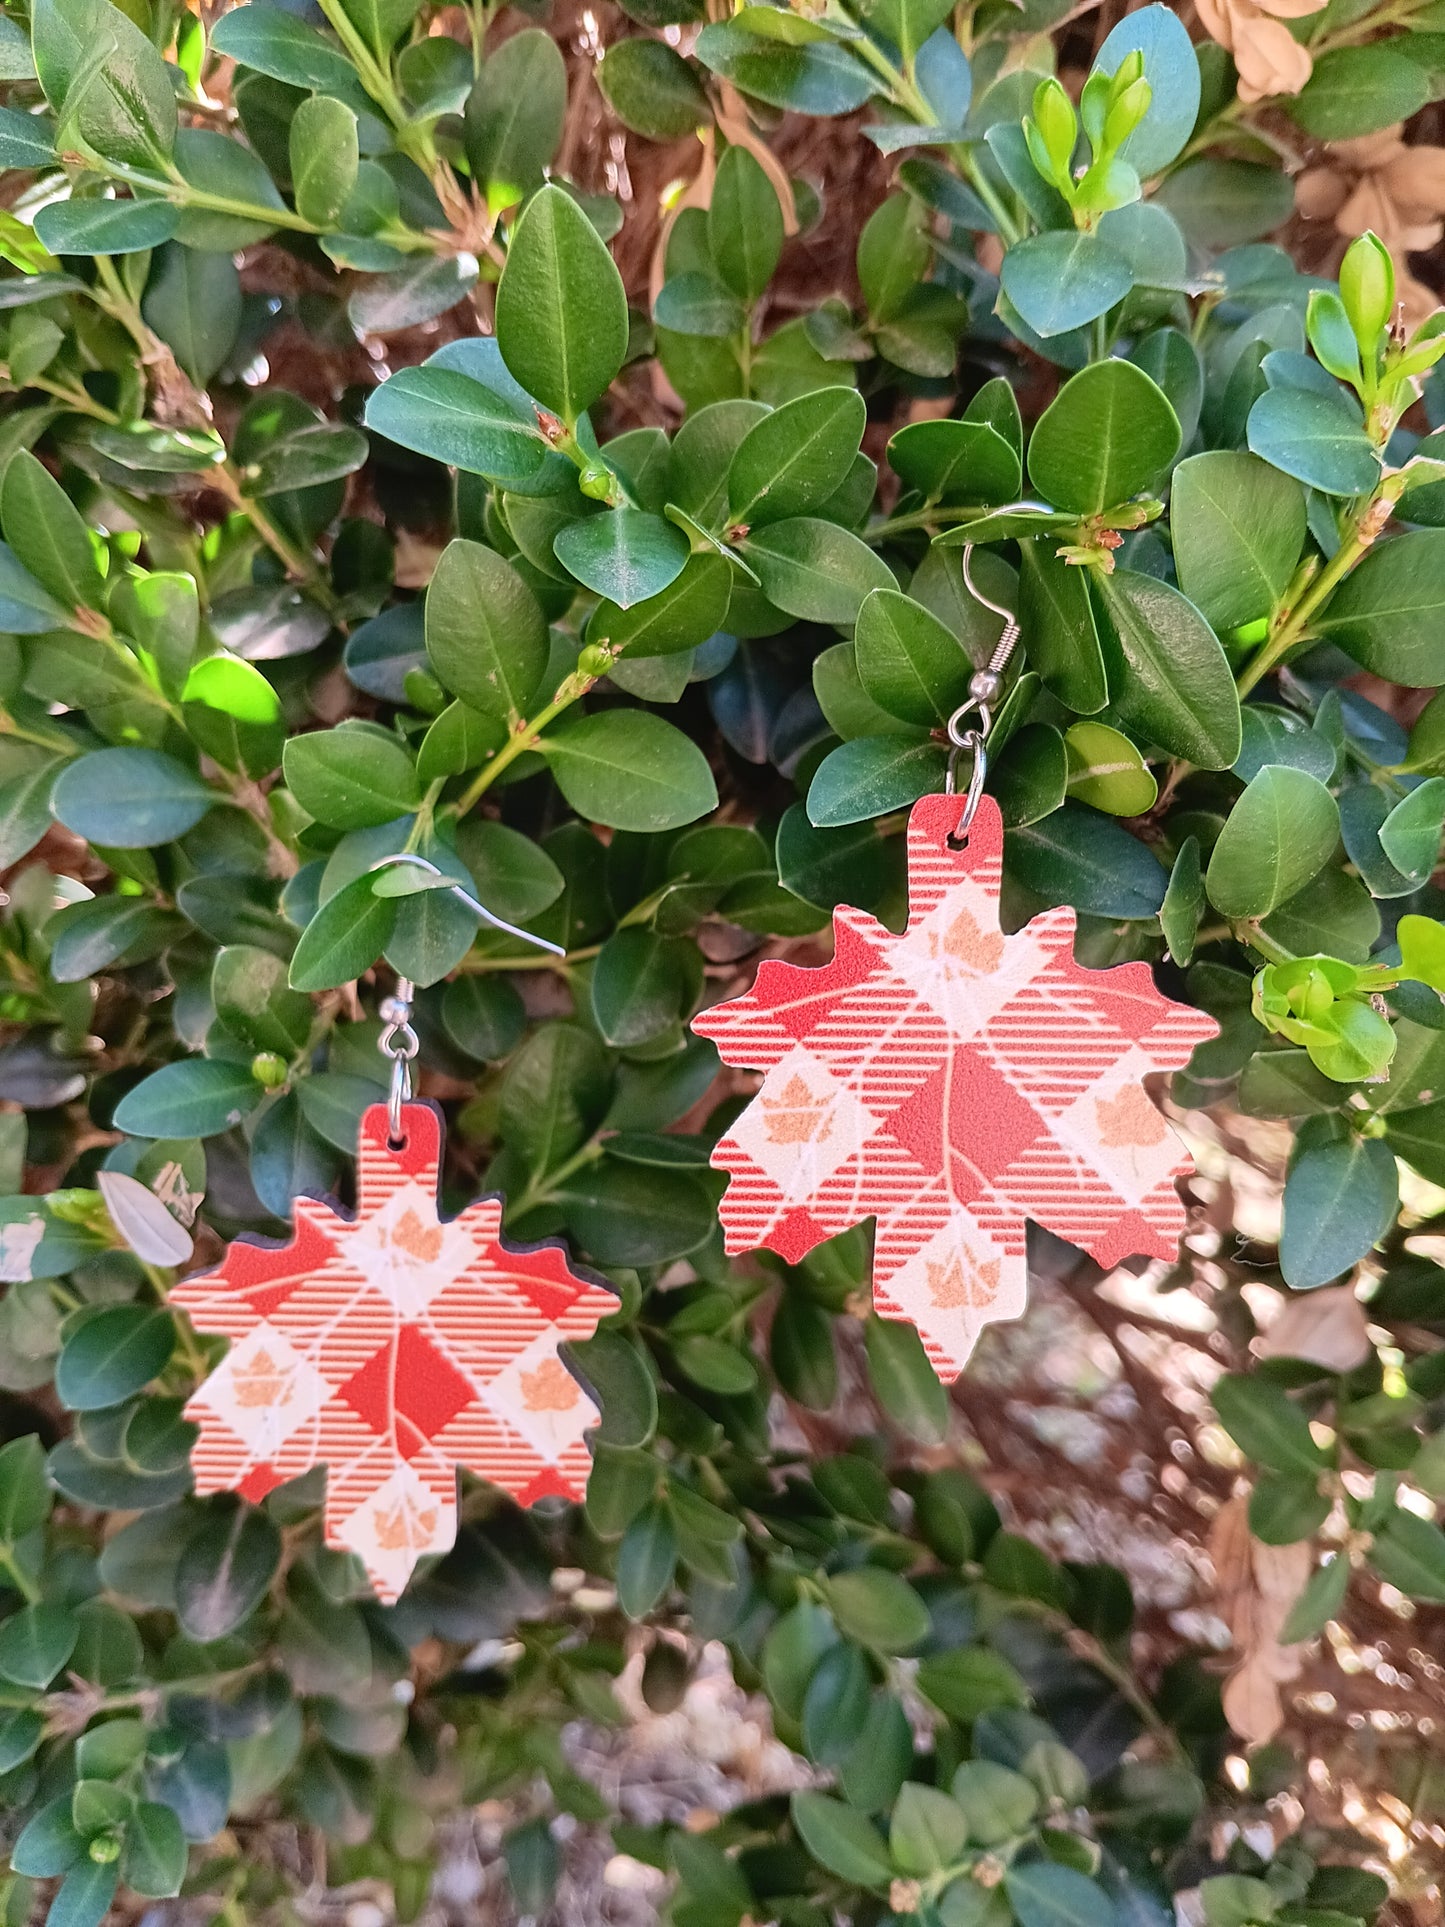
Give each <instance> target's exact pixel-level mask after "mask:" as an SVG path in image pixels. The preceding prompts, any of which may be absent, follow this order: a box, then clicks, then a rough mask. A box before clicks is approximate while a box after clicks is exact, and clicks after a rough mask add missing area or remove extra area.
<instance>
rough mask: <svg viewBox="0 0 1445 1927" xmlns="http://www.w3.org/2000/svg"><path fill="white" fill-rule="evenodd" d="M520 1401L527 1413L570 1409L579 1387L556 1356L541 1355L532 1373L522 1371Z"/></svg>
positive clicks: (580, 1392)
mask: <svg viewBox="0 0 1445 1927" xmlns="http://www.w3.org/2000/svg"><path fill="white" fill-rule="evenodd" d="M521 1379H522V1402H523V1404H524V1405H525V1406H526V1408H527V1410H528V1411H529V1412H570V1411H571V1410H572V1407H573V1406H574V1405H575V1404H576V1403H577V1401H578V1399H579V1398H581V1396H582V1389H581V1387H580V1386H579V1385H578V1383H577V1381H576V1379H575V1378H573V1376H572V1374H571V1373H570V1372H569V1371H568V1370H567V1368H566V1366H565V1365H564V1364H563V1363H562V1361H561V1359H560V1358H544V1359H543V1360H542V1363H541V1364H540V1365H539V1366H538V1367H537V1369H536V1371H535V1372H523V1373H522V1374H521Z"/></svg>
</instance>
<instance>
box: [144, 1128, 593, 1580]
mask: <svg viewBox="0 0 1445 1927" xmlns="http://www.w3.org/2000/svg"><path fill="white" fill-rule="evenodd" d="M402 1129H403V1143H402V1148H401V1149H400V1150H393V1149H392V1148H391V1147H390V1146H389V1144H388V1143H387V1130H388V1124H387V1109H386V1106H385V1105H384V1104H374V1105H372V1107H371V1108H370V1109H369V1110H368V1111H367V1112H366V1113H365V1114H364V1116H363V1117H362V1120H361V1135H360V1142H359V1145H358V1150H357V1211H356V1216H355V1218H346V1217H343V1216H342V1215H341V1214H340V1212H338V1211H337V1210H336V1209H335V1208H334V1207H333V1206H331V1205H329V1204H325V1203H319V1202H317V1201H315V1200H313V1199H310V1198H298V1199H297V1200H296V1235H295V1237H294V1238H293V1239H292V1240H291V1242H290V1243H289V1244H285V1245H263V1244H258V1243H254V1242H252V1241H250V1240H238V1241H237V1242H236V1243H235V1244H233V1245H232V1246H231V1247H230V1248H229V1250H228V1251H227V1253H226V1256H225V1259H224V1261H223V1263H222V1264H221V1265H220V1266H219V1268H218V1269H217V1270H215V1271H211V1272H206V1273H203V1274H202V1275H201V1276H199V1277H196V1278H188V1279H187V1280H186V1281H185V1282H184V1283H183V1284H181V1285H179V1286H177V1287H176V1288H175V1290H173V1291H172V1293H171V1295H170V1301H171V1303H172V1304H173V1305H176V1306H179V1307H181V1308H182V1309H183V1310H185V1311H186V1312H188V1313H189V1314H190V1318H191V1322H192V1323H193V1324H194V1325H195V1327H196V1329H197V1330H198V1331H203V1332H220V1333H223V1334H224V1335H225V1337H227V1338H229V1339H230V1341H231V1348H230V1350H229V1352H228V1353H227V1354H226V1357H225V1358H224V1360H223V1361H222V1362H221V1364H220V1365H219V1366H218V1367H217V1368H216V1370H215V1371H214V1372H212V1374H211V1376H210V1377H209V1378H208V1379H207V1380H206V1382H205V1383H204V1384H203V1385H202V1386H201V1387H200V1389H199V1390H198V1391H197V1392H196V1393H195V1395H194V1396H193V1397H192V1399H191V1401H190V1403H189V1404H188V1405H187V1407H186V1415H187V1417H188V1418H191V1419H194V1420H195V1421H196V1423H197V1424H198V1425H199V1426H200V1428H201V1435H200V1438H199V1439H198V1440H197V1442H196V1446H195V1450H194V1452H193V1454H192V1463H193V1465H194V1467H195V1475H196V1490H197V1491H198V1492H218V1491H237V1492H240V1493H242V1494H243V1495H244V1496H245V1497H246V1498H248V1499H251V1500H259V1499H262V1498H264V1497H265V1495H266V1494H267V1493H268V1492H269V1491H271V1490H272V1488H273V1487H275V1486H278V1485H281V1484H283V1483H284V1482H285V1481H286V1480H287V1479H294V1478H296V1477H297V1476H298V1475H299V1474H301V1473H302V1472H306V1471H309V1470H310V1469H311V1467H312V1466H314V1465H324V1466H325V1467H326V1468H327V1477H326V1543H327V1544H328V1545H331V1546H338V1547H344V1548H346V1549H348V1550H350V1551H352V1552H356V1553H359V1554H360V1556H361V1558H362V1560H363V1561H364V1562H365V1565H366V1569H367V1571H368V1573H369V1574H370V1575H371V1582H372V1584H373V1586H374V1587H375V1588H376V1592H377V1596H378V1597H379V1598H381V1599H384V1600H387V1601H388V1602H389V1601H391V1600H394V1599H395V1598H396V1597H397V1595H398V1594H399V1593H400V1592H401V1590H402V1588H403V1587H404V1586H405V1584H406V1582H407V1580H408V1579H409V1578H410V1576H411V1572H412V1568H413V1567H414V1566H415V1565H416V1562H417V1560H418V1559H420V1558H421V1557H422V1555H423V1554H425V1553H431V1552H445V1551H447V1549H448V1548H449V1547H450V1546H451V1545H452V1543H453V1542H454V1540H455V1538H456V1530H457V1474H456V1468H457V1467H458V1466H459V1465H464V1466H466V1467H467V1468H468V1469H469V1470H471V1471H473V1472H478V1473H480V1474H481V1475H482V1476H483V1477H484V1478H487V1479H490V1480H492V1481H493V1483H494V1484H496V1485H500V1486H502V1487H503V1488H504V1489H505V1490H506V1491H507V1492H510V1493H511V1494H512V1495H513V1496H514V1497H515V1498H517V1499H519V1500H520V1501H521V1502H522V1503H523V1504H524V1505H527V1504H530V1503H531V1501H532V1500H533V1499H538V1498H541V1497H542V1496H543V1495H544V1494H547V1493H558V1494H562V1495H565V1496H566V1497H567V1498H571V1499H580V1498H581V1497H582V1493H583V1490H584V1488H585V1486H586V1483H587V1474H588V1470H589V1467H590V1459H589V1456H588V1452H587V1448H586V1446H585V1445H584V1444H583V1441H582V1435H583V1433H584V1432H585V1431H586V1430H587V1428H588V1427H589V1426H591V1425H594V1424H595V1423H596V1422H597V1408H596V1407H595V1406H594V1405H593V1403H592V1401H591V1400H590V1399H589V1398H588V1397H587V1396H586V1394H585V1393H584V1392H583V1391H582V1388H581V1387H580V1386H579V1385H578V1383H577V1381H576V1380H575V1379H574V1378H573V1377H572V1376H571V1374H570V1373H569V1372H568V1371H567V1369H566V1367H565V1366H564V1365H563V1363H562V1361H561V1359H560V1358H559V1356H558V1353H557V1347H558V1345H559V1344H560V1343H561V1341H562V1340H564V1339H569V1338H571V1339H581V1338H590V1337H591V1336H592V1334H593V1332H594V1331H595V1330H596V1328H597V1322H598V1320H599V1319H600V1318H605V1317H606V1316H607V1315H608V1313H610V1312H614V1311H616V1309H617V1300H616V1299H615V1298H614V1297H613V1296H612V1294H611V1293H610V1292H607V1291H604V1290H602V1288H601V1287H600V1286H599V1285H596V1284H594V1283H592V1282H591V1281H589V1280H588V1279H585V1278H582V1277H579V1276H578V1275H577V1273H576V1272H574V1271H573V1270H572V1268H571V1267H570V1265H569V1264H568V1262H567V1257H566V1254H565V1253H564V1252H563V1251H562V1250H561V1249H560V1247H558V1246H556V1245H542V1246H537V1247H534V1248H532V1249H530V1250H523V1251H513V1250H509V1249H507V1248H506V1247H505V1246H504V1245H503V1244H502V1242H501V1236H500V1233H501V1223H502V1207H501V1202H500V1200H499V1199H497V1198H483V1199H482V1200H481V1202H480V1203H478V1204H473V1205H469V1206H468V1207H467V1209H466V1210H465V1211H463V1212H462V1213H461V1215H460V1216H459V1217H457V1218H453V1219H452V1220H451V1221H450V1222H448V1223H443V1221H442V1219H441V1218H440V1217H439V1216H438V1213H437V1179H438V1172H439V1167H440V1162H441V1116H440V1113H439V1112H438V1111H436V1110H435V1109H434V1108H433V1107H432V1106H431V1105H429V1104H408V1105H406V1106H405V1107H404V1109H403V1112H402Z"/></svg>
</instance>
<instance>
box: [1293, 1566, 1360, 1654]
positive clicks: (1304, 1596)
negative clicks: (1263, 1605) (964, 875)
mask: <svg viewBox="0 0 1445 1927" xmlns="http://www.w3.org/2000/svg"><path fill="white" fill-rule="evenodd" d="M1349 1589H1350V1561H1349V1559H1348V1557H1347V1556H1346V1555H1345V1554H1344V1553H1340V1552H1337V1553H1335V1554H1334V1556H1333V1557H1332V1558H1330V1559H1328V1560H1326V1562H1325V1563H1324V1565H1322V1566H1316V1568H1315V1570H1314V1571H1313V1572H1312V1573H1311V1574H1310V1577H1309V1581H1308V1583H1307V1585H1306V1586H1305V1589H1304V1591H1303V1592H1302V1593H1301V1594H1300V1596H1299V1598H1298V1599H1296V1600H1295V1602H1294V1604H1293V1605H1292V1606H1291V1607H1290V1609H1289V1613H1288V1614H1287V1616H1286V1618H1285V1622H1284V1625H1283V1626H1282V1627H1281V1628H1280V1632H1279V1643H1280V1645H1281V1646H1296V1645H1298V1644H1299V1642H1300V1641H1301V1640H1304V1639H1313V1638H1314V1636H1315V1634H1316V1633H1321V1632H1323V1631H1324V1629H1325V1627H1326V1626H1327V1625H1328V1624H1329V1622H1330V1621H1331V1620H1332V1619H1337V1618H1338V1617H1339V1614H1340V1608H1341V1607H1342V1606H1343V1605H1344V1603H1345V1596H1346V1594H1347V1593H1348V1592H1349Z"/></svg>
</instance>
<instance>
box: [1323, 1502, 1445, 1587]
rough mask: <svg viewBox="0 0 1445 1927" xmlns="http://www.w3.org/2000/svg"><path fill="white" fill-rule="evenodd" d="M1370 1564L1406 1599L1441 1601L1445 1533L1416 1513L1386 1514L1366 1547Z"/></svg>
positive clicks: (1444, 1568) (1444, 1582) (1444, 1559)
mask: <svg viewBox="0 0 1445 1927" xmlns="http://www.w3.org/2000/svg"><path fill="white" fill-rule="evenodd" d="M1340 1556H1341V1557H1343V1555H1340ZM1370 1564H1371V1565H1372V1566H1373V1567H1374V1568H1375V1571H1376V1572H1377V1573H1379V1575H1380V1577H1381V1578H1382V1579H1385V1580H1388V1581H1389V1583H1390V1584H1391V1585H1392V1586H1395V1587H1397V1588H1398V1590H1399V1591H1400V1592H1402V1593H1404V1594H1405V1596H1406V1598H1408V1599H1426V1600H1431V1601H1433V1602H1435V1603H1436V1604H1439V1603H1442V1602H1445V1532H1442V1531H1441V1530H1440V1528H1439V1526H1437V1525H1432V1524H1431V1523H1430V1521H1429V1520H1428V1519H1422V1518H1420V1517H1419V1515H1418V1514H1417V1513H1414V1512H1406V1511H1404V1510H1403V1509H1402V1510H1400V1511H1396V1512H1392V1513H1391V1514H1390V1517H1389V1519H1388V1521H1387V1522H1386V1525H1385V1528H1384V1530H1383V1532H1377V1533H1376V1535H1375V1541H1374V1544H1373V1545H1372V1546H1371V1547H1370Z"/></svg>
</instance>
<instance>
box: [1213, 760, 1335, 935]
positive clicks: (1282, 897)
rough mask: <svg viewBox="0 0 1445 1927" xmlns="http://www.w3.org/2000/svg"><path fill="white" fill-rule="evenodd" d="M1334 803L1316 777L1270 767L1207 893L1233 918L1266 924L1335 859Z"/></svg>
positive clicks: (1241, 808)
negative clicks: (1262, 920) (1258, 919)
mask: <svg viewBox="0 0 1445 1927" xmlns="http://www.w3.org/2000/svg"><path fill="white" fill-rule="evenodd" d="M1339 835H1340V813H1339V809H1338V807H1337V805H1336V803H1335V799H1334V798H1333V797H1332V796H1331V795H1330V793H1329V791H1328V790H1327V789H1326V788H1325V786H1324V784H1323V783H1321V782H1320V781H1319V780H1318V778H1317V777H1313V776H1309V775H1306V773H1305V772H1304V771H1303V770H1300V769H1288V768H1286V767H1285V766H1284V765H1282V764H1279V763H1271V764H1268V765H1266V767H1265V768H1264V769H1262V770H1261V771H1260V772H1259V774H1258V776H1256V777H1255V778H1254V779H1253V781H1252V782H1250V783H1249V784H1248V785H1247V786H1246V788H1245V791H1244V794H1243V796H1241V797H1240V799H1239V801H1238V802H1237V803H1236V804H1235V806H1234V808H1233V809H1232V810H1231V811H1230V813H1229V816H1228V818H1227V820H1226V822H1225V825H1224V828H1223V830H1221V831H1220V834H1219V840H1218V841H1217V842H1216V844H1215V846H1214V852H1213V854H1212V855H1211V857H1210V859H1209V868H1208V870H1207V872H1206V873H1205V879H1204V886H1205V889H1206V890H1207V891H1208V893H1209V900H1210V902H1211V903H1212V904H1213V905H1214V907H1215V909H1216V910H1219V911H1220V912H1222V913H1223V915H1224V916H1226V917H1264V916H1268V915H1269V913H1270V911H1271V910H1273V909H1275V908H1276V907H1277V906H1278V905H1279V904H1281V903H1284V902H1286V901H1287V900H1288V899H1289V898H1290V897H1292V896H1293V895H1294V894H1295V892H1296V891H1297V890H1300V889H1302V888H1303V887H1304V885H1305V884H1306V883H1308V882H1309V880H1310V878H1311V877H1313V876H1316V875H1318V873H1319V872H1320V871H1321V870H1322V869H1323V868H1324V866H1325V865H1326V864H1327V863H1328V862H1329V860H1330V858H1331V857H1332V856H1333V855H1334V852H1335V846H1336V844H1337V843H1338V841H1339Z"/></svg>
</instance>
